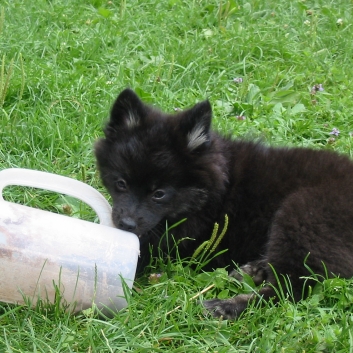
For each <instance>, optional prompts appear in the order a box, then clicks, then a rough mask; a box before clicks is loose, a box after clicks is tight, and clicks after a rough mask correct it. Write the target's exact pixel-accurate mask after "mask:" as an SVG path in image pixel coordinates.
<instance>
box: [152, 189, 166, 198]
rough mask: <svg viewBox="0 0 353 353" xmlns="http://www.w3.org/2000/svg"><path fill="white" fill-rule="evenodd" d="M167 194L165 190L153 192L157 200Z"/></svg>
mask: <svg viewBox="0 0 353 353" xmlns="http://www.w3.org/2000/svg"><path fill="white" fill-rule="evenodd" d="M164 196H165V192H164V191H163V190H157V191H155V193H154V194H153V198H154V199H155V200H160V199H163V197H164Z"/></svg>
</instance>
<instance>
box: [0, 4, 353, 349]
mask: <svg viewBox="0 0 353 353" xmlns="http://www.w3.org/2000/svg"><path fill="white" fill-rule="evenodd" d="M0 6H1V9H0V169H3V168H9V167H22V168H31V169H38V170H44V171H49V172H54V173H57V174H62V175H66V176H70V177H73V178H75V179H78V180H82V181H85V182H86V183H88V184H90V185H92V186H94V187H95V188H97V189H99V190H100V191H102V192H103V193H105V191H104V189H103V187H102V185H101V184H100V181H99V176H98V174H97V171H96V168H95V161H94V157H93V153H92V149H93V147H92V146H93V143H94V141H95V140H96V139H97V138H98V137H99V136H102V125H103V123H104V121H105V120H106V118H107V115H108V111H109V108H110V105H111V103H112V101H113V99H114V98H115V97H116V95H117V94H118V93H119V92H120V90H122V89H123V88H125V87H127V86H130V87H132V88H134V89H135V90H136V91H137V92H138V93H139V94H140V96H141V97H142V98H143V99H144V100H145V101H147V102H150V103H152V104H156V105H158V106H160V107H162V108H163V109H164V110H166V111H173V109H175V108H184V107H187V106H190V105H192V104H194V103H196V102H197V101H200V100H202V99H205V98H206V97H208V98H209V99H210V100H211V103H212V105H213V109H214V112H215V121H214V127H215V128H216V129H218V130H221V131H223V132H227V133H232V134H233V135H235V136H251V137H254V138H262V139H263V140H265V141H266V142H267V143H269V144H273V145H292V146H294V145H295V146H309V147H312V148H318V149H332V150H336V151H338V152H341V153H345V154H348V155H350V156H352V152H353V137H352V133H353V119H352V115H353V100H352V96H353V92H352V91H353V85H352V83H351V78H352V77H353V66H352V57H353V42H352V38H353V33H352V32H353V31H352V20H353V15H352V13H353V4H352V3H351V2H349V1H346V0H345V1H344V0H336V1H330V0H326V1H324V0H306V1H305V0H301V1H297V0H296V1H294V0H293V1H292V0H290V1H284V0H277V1H274V0H268V1H260V0H248V1H245V0H244V1H243V0H240V1H234V0H229V1H226V0H222V1H221V0H219V1H216V0H209V1H201V0H194V1H193V0H166V1H158V0H149V1H144V2H142V1H137V0H131V1H126V0H121V1H120V2H119V1H109V2H108V1H103V0H90V1H84V0H70V1H69V0H47V1H45V0H34V1H26V2H25V1H20V0H2V1H1V3H0ZM234 78H242V79H243V82H242V83H236V82H234ZM315 84H322V85H323V87H324V91H322V92H317V93H316V94H311V93H310V92H311V90H312V87H313V86H314V85H315ZM237 116H245V117H246V119H245V120H239V119H238V118H237ZM333 128H337V129H339V131H340V134H339V136H333V135H330V132H331V131H332V129H333ZM5 194H6V197H7V198H8V199H12V200H16V201H18V202H24V203H26V204H30V205H32V206H37V207H42V208H45V209H52V210H56V211H58V212H64V211H63V206H65V205H66V203H70V204H72V205H73V206H72V207H73V213H74V214H75V215H80V216H81V217H84V218H88V219H94V215H93V214H92V212H90V211H89V210H87V209H86V208H84V207H81V205H79V204H77V203H74V202H73V201H72V200H70V199H67V198H64V197H63V196H61V195H55V194H53V193H48V192H38V191H36V190H32V189H23V188H8V189H6V191H5ZM105 195H106V193H105ZM106 196H107V195H106ZM107 197H108V196H107ZM182 265H183V266H182ZM212 283H215V284H216V286H215V287H214V288H212V289H210V290H209V291H207V292H206V293H204V294H202V295H201V296H200V297H198V298H196V299H194V300H189V299H190V298H192V297H194V296H195V295H196V294H197V293H199V292H200V291H202V290H203V289H204V288H206V287H208V286H209V285H210V284H212ZM249 286H250V287H249ZM139 287H140V291H134V292H133V294H132V296H131V297H130V298H129V307H128V309H125V310H123V311H122V312H120V313H119V314H117V315H116V316H115V317H114V318H112V319H100V318H98V317H96V316H94V315H93V314H92V313H91V312H89V311H88V312H86V313H85V314H80V315H78V316H70V315H68V314H67V313H65V312H64V311H63V310H60V309H58V308H57V307H55V306H49V307H45V306H44V307H42V306H39V307H37V308H34V309H31V308H28V307H26V306H22V307H21V306H12V305H7V304H1V305H0V331H1V333H0V351H1V352H218V353H220V352H301V353H302V352H306V353H307V352H342V353H343V352H344V353H346V352H353V314H352V309H353V306H352V301H353V281H352V280H342V279H334V280H326V281H324V283H323V284H322V285H318V286H317V287H315V289H314V293H313V295H311V296H310V297H309V298H308V299H307V300H305V301H302V302H300V303H298V304H292V303H290V302H288V301H282V302H281V303H280V304H279V305H277V306H274V305H272V304H271V303H269V304H267V305H265V306H264V307H259V308H249V310H248V311H247V312H246V313H245V314H244V315H243V316H242V317H241V319H240V320H238V321H235V322H227V321H218V320H215V319H213V318H211V317H210V316H209V315H207V314H205V313H204V311H203V309H202V306H201V305H200V303H199V300H200V299H202V298H211V297H214V296H216V295H218V296H220V297H225V296H230V295H232V294H234V293H238V292H239V291H246V290H249V288H251V283H250V284H249V285H247V284H243V285H242V286H240V287H239V285H238V284H237V283H230V284H228V280H227V278H226V271H224V270H217V271H216V272H214V273H208V274H203V273H202V271H199V272H198V273H193V272H190V270H188V267H187V266H186V264H185V263H184V264H183V263H181V262H177V263H175V264H173V265H172V275H171V276H170V277H169V278H167V276H162V278H161V279H159V281H157V283H147V281H141V283H140V284H139ZM178 306H180V308H178V309H176V310H175V308H176V307H178ZM173 310H174V311H173ZM170 311H172V312H171V313H170V314H168V312H170Z"/></svg>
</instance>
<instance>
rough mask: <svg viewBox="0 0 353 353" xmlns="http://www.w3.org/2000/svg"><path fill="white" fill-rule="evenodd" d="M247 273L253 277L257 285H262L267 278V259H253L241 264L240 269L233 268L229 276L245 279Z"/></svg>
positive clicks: (240, 279)
mask: <svg viewBox="0 0 353 353" xmlns="http://www.w3.org/2000/svg"><path fill="white" fill-rule="evenodd" d="M244 274H247V275H249V276H250V277H252V279H253V281H254V283H255V285H257V286H258V285H260V284H261V283H263V282H264V281H265V280H266V278H267V272H266V260H263V259H262V260H257V261H251V262H248V263H247V264H245V265H243V266H241V267H240V268H239V271H238V270H233V271H232V272H231V273H230V274H229V276H230V277H233V278H235V279H237V280H238V281H240V282H241V281H242V280H243V275H244Z"/></svg>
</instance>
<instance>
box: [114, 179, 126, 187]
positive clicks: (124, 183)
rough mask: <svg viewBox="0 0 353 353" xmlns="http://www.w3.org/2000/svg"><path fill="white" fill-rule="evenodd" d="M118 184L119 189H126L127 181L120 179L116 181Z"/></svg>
mask: <svg viewBox="0 0 353 353" xmlns="http://www.w3.org/2000/svg"><path fill="white" fill-rule="evenodd" d="M116 186H117V188H118V189H119V190H126V187H127V185H126V181H125V180H124V179H119V180H118V181H117V183H116Z"/></svg>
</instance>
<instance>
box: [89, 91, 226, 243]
mask: <svg viewBox="0 0 353 353" xmlns="http://www.w3.org/2000/svg"><path fill="white" fill-rule="evenodd" d="M211 116H212V111H211V106H210V104H209V102H208V101H203V102H201V103H198V104H196V105H195V106H194V107H192V108H191V109H188V110H186V111H183V112H180V113H177V114H174V115H169V114H164V113H162V112H160V111H158V110H156V109H155V108H152V107H151V106H148V105H146V104H144V103H143V102H142V101H141V100H140V99H139V97H138V96H137V95H136V94H135V93H134V92H133V91H132V90H130V89H125V90H124V91H123V92H121V94H120V95H119V96H118V98H117V99H116V101H115V103H114V104H113V107H112V109H111V114H110V120H109V121H108V123H107V125H106V127H105V129H104V133H105V138H103V139H101V140H99V141H97V143H96V146H95V154H96V158H97V164H98V168H99V170H100V174H101V178H102V181H103V184H104V185H105V187H106V188H107V190H108V191H109V193H110V195H111V196H112V199H113V215H112V217H113V222H114V224H115V226H116V227H117V228H120V229H124V230H128V231H131V232H133V233H135V234H137V235H138V236H139V237H140V238H141V239H143V235H144V234H146V233H147V232H148V231H150V230H152V229H153V228H155V227H156V226H157V225H159V224H160V223H161V222H163V221H165V220H169V221H171V222H175V221H178V220H180V219H182V218H184V217H186V218H187V217H188V215H190V214H191V213H194V212H197V211H199V210H201V209H202V207H203V206H204V205H205V204H206V203H207V201H208V199H209V193H210V190H213V189H214V188H217V187H220V186H221V185H223V179H222V177H221V176H220V175H219V174H220V173H219V170H218V169H219V168H218V167H217V166H216V164H217V163H215V161H216V160H217V158H218V157H217V156H216V155H215V151H214V147H213V142H212V140H213V139H212V133H211V132H210V125H211Z"/></svg>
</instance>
